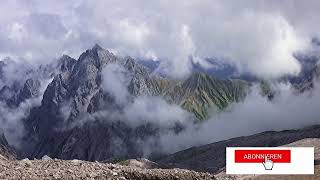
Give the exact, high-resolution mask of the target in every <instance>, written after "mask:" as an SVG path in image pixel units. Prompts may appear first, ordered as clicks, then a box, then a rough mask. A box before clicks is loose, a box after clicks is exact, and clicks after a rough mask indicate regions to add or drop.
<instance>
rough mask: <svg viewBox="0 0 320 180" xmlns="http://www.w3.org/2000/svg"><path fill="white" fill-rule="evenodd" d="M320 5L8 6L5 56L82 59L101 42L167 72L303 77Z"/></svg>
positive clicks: (0, 50)
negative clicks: (208, 69)
mask: <svg viewBox="0 0 320 180" xmlns="http://www.w3.org/2000/svg"><path fill="white" fill-rule="evenodd" d="M318 7H320V3H319V1H316V0H311V1H308V2H304V1H280V2H279V1H275V0H274V1H273V0H272V1H264V0H258V1H255V2H252V1H242V2H241V3H240V2H234V1H228V0H227V1H225V0H223V1H222V0H213V1H212V0H204V1H197V0H191V1H188V2H185V1H179V0H175V1H167V0H164V1H159V2H154V1H147V0H133V1H121V2H119V1H115V0H111V1H103V0H94V1H76V0H71V1H62V0H58V1H51V0H49V1H46V2H44V1H40V0H32V1H28V3H26V2H25V1H22V0H15V1H9V0H4V1H3V2H2V3H1V7H0V10H1V12H3V13H2V14H3V16H2V17H1V18H0V23H1V24H2V26H1V27H0V32H1V33H0V40H1V42H2V43H1V45H0V57H5V56H13V57H21V58H23V59H24V60H26V61H31V62H35V61H36V62H43V61H47V60H48V59H52V58H54V57H59V56H61V54H62V53H67V54H70V55H73V56H76V55H77V54H79V53H80V52H82V51H83V50H84V49H87V48H89V47H91V46H92V44H94V43H100V44H102V45H103V46H104V47H106V48H108V49H111V50H112V51H113V52H116V53H119V54H122V55H131V56H134V57H140V58H144V59H160V60H161V61H162V65H161V66H160V69H159V71H161V72H165V73H166V74H168V75H170V76H172V77H178V78H180V77H184V76H186V75H188V74H189V73H190V61H189V58H190V57H193V58H194V59H195V60H196V61H198V62H200V63H201V62H202V64H205V63H204V62H203V60H202V59H203V58H205V57H217V58H223V60H224V61H227V62H228V63H233V64H236V65H237V67H238V69H239V70H240V71H241V72H248V73H251V74H254V75H256V76H259V77H263V78H274V77H279V76H281V75H285V74H296V73H297V72H299V70H300V65H299V63H298V62H297V60H296V59H294V58H293V57H292V54H293V53H294V52H296V51H301V50H304V49H307V48H308V44H309V43H310V40H311V38H313V37H319V35H320V34H319V32H320V27H319V26H318V24H319V23H318V20H317V17H319V11H318V9H319V8H318Z"/></svg>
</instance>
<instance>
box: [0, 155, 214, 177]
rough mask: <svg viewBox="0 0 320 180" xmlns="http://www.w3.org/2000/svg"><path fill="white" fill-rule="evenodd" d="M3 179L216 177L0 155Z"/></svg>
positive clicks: (168, 170)
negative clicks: (20, 158)
mask: <svg viewBox="0 0 320 180" xmlns="http://www.w3.org/2000/svg"><path fill="white" fill-rule="evenodd" d="M0 179H28V180H29V179H30V180H31V179H32V180H37V179H101V180H102V179H110V180H111V179H117V180H125V179H142V180H144V179H145V180H147V179H154V180H162V179H163V180H164V179H183V180H184V179H186V180H188V179H199V180H200V179H215V177H214V175H212V174H209V173H199V172H195V171H189V170H183V169H143V168H138V167H130V166H122V165H117V164H109V163H100V162H87V161H80V160H69V161H67V160H56V159H55V160H28V159H24V160H20V161H18V160H13V161H12V160H4V159H0Z"/></svg>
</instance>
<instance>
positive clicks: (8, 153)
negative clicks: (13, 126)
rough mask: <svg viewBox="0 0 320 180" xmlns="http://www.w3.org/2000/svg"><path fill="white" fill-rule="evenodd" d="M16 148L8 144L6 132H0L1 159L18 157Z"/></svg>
mask: <svg viewBox="0 0 320 180" xmlns="http://www.w3.org/2000/svg"><path fill="white" fill-rule="evenodd" d="M16 158H17V155H16V152H15V150H14V149H13V148H12V147H11V146H10V145H9V144H8V142H7V140H6V137H5V136H4V134H0V160H1V159H10V160H13V159H16Z"/></svg>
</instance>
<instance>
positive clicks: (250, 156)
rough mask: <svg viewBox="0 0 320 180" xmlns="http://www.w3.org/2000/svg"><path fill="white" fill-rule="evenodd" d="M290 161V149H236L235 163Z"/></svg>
mask: <svg viewBox="0 0 320 180" xmlns="http://www.w3.org/2000/svg"><path fill="white" fill-rule="evenodd" d="M265 160H271V161H272V162H273V163H290V162H291V151H290V150H235V163H263V162H264V161H265Z"/></svg>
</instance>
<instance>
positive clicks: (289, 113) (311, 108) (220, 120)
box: [160, 83, 320, 152]
mask: <svg viewBox="0 0 320 180" xmlns="http://www.w3.org/2000/svg"><path fill="white" fill-rule="evenodd" d="M277 87H278V90H279V94H278V95H277V96H276V98H275V99H274V100H272V101H270V100H268V98H266V97H264V96H261V94H260V90H259V89H258V88H257V87H255V88H253V91H252V92H251V93H250V94H249V95H248V97H247V98H246V99H245V100H244V101H243V102H240V103H235V104H233V105H231V106H230V107H229V108H228V109H227V110H226V111H224V112H222V113H220V114H215V115H212V116H211V118H210V119H209V120H207V121H205V122H204V123H201V124H198V125H191V126H188V127H187V128H186V129H185V130H184V131H183V132H181V133H180V134H178V135H177V134H175V133H171V134H164V135H163V136H161V138H160V142H161V143H160V144H161V147H162V148H163V150H164V151H165V152H175V151H178V150H183V149H185V148H189V147H191V146H197V145H204V144H208V143H213V142H217V141H221V140H226V139H229V138H233V137H239V136H245V135H252V134H256V133H260V132H264V131H279V130H288V129H300V128H303V127H307V126H311V125H316V124H319V122H320V119H319V117H320V112H319V111H318V110H317V107H319V105H320V91H319V83H317V86H316V88H315V89H314V90H313V91H312V92H305V93H303V94H297V92H296V91H295V90H294V89H293V88H291V86H290V85H288V84H277Z"/></svg>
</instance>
